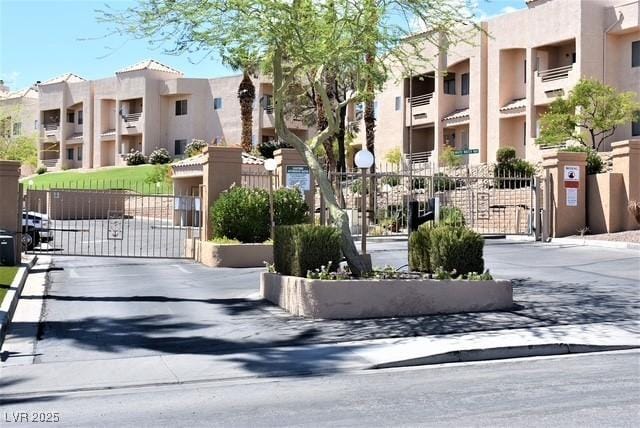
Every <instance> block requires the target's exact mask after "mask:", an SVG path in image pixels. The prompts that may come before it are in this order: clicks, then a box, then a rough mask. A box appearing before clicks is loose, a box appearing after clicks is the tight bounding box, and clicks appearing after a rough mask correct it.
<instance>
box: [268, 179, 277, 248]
mask: <svg viewBox="0 0 640 428" xmlns="http://www.w3.org/2000/svg"><path fill="white" fill-rule="evenodd" d="M269 216H270V219H271V240H272V241H273V238H274V236H275V229H276V222H275V219H274V215H273V171H269Z"/></svg>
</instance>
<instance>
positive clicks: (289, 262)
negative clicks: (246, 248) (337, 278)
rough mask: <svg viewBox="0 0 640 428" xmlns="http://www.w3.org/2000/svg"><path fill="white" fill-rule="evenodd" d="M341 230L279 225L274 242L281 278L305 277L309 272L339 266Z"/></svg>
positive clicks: (327, 227)
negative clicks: (288, 276) (322, 267)
mask: <svg viewBox="0 0 640 428" xmlns="http://www.w3.org/2000/svg"><path fill="white" fill-rule="evenodd" d="M340 239H341V237H340V231H339V230H338V229H337V228H335V227H329V226H315V225H311V224H298V225H294V226H277V227H276V231H275V237H274V241H273V259H274V260H273V261H274V264H275V270H276V272H278V273H280V274H282V275H292V276H300V277H306V276H307V271H310V270H311V271H313V270H315V269H320V267H321V266H328V264H329V262H331V270H336V269H337V268H338V264H339V263H340V259H341V253H340Z"/></svg>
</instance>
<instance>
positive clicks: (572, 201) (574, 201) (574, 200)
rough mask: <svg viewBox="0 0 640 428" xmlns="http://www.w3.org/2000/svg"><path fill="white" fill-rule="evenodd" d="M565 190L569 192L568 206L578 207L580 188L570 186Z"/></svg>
mask: <svg viewBox="0 0 640 428" xmlns="http://www.w3.org/2000/svg"><path fill="white" fill-rule="evenodd" d="M565 190H566V192H567V206H568V207H577V206H578V189H574V188H571V187H569V188H567V189H565Z"/></svg>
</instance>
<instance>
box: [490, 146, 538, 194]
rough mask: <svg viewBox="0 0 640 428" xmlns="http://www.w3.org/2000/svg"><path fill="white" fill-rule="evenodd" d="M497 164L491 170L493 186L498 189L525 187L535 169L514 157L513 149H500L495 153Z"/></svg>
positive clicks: (528, 163)
mask: <svg viewBox="0 0 640 428" xmlns="http://www.w3.org/2000/svg"><path fill="white" fill-rule="evenodd" d="M496 160H497V164H496V165H495V166H494V168H493V173H494V175H495V176H496V180H495V185H496V187H498V188H499V189H519V188H520V187H523V186H526V185H527V184H528V183H529V182H530V180H529V178H530V177H533V175H534V174H535V172H536V168H535V166H534V165H533V164H531V163H530V162H527V161H526V160H524V159H518V158H517V157H516V151H515V149H514V148H513V147H502V148H500V149H498V151H497V152H496Z"/></svg>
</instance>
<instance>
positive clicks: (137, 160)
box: [124, 149, 147, 166]
mask: <svg viewBox="0 0 640 428" xmlns="http://www.w3.org/2000/svg"><path fill="white" fill-rule="evenodd" d="M124 160H125V162H126V163H127V165H129V166H134V165H144V164H145V163H147V159H146V158H145V156H144V155H143V154H142V153H141V152H140V151H138V150H133V149H132V150H131V151H130V152H129V153H127V155H126V156H125V158H124Z"/></svg>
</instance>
